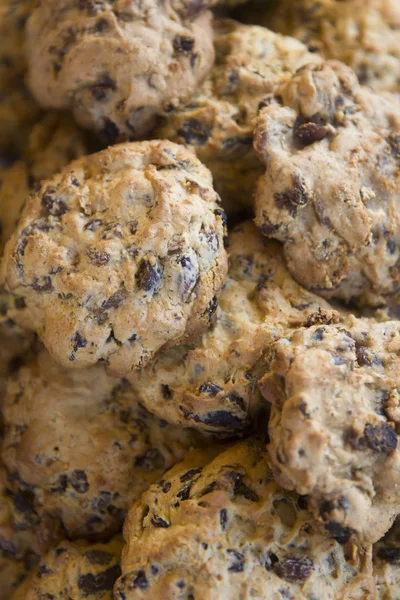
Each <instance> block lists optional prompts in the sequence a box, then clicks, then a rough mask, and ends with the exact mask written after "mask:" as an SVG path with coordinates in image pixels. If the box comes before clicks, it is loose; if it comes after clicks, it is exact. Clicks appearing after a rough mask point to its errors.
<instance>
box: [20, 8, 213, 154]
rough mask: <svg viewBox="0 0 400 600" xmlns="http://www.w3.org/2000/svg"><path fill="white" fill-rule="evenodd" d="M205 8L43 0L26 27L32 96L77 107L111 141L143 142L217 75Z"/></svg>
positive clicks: (45, 102)
mask: <svg viewBox="0 0 400 600" xmlns="http://www.w3.org/2000/svg"><path fill="white" fill-rule="evenodd" d="M207 4H208V3H207V2H206V3H203V2H200V3H199V2H194V1H193V0H191V1H189V2H182V1H179V0H178V1H177V2H175V3H174V2H173V1H172V2H171V1H167V0H162V2H158V1H157V0H142V1H141V2H137V1H135V0H116V1H115V2H110V1H109V0H101V1H99V2H75V1H74V0H41V2H40V4H39V7H38V8H36V10H35V11H34V12H33V14H32V16H31V17H30V19H29V21H28V25H27V49H28V60H29V84H30V88H31V90H32V92H33V94H34V96H35V97H36V99H37V100H38V102H39V103H40V104H41V105H42V106H44V107H45V108H50V107H53V108H59V109H60V108H61V109H71V110H72V111H73V113H74V115H75V118H76V119H77V121H78V122H79V123H80V124H81V125H82V126H83V127H86V128H89V129H94V130H96V131H97V132H98V133H99V134H100V136H101V137H102V138H104V139H105V141H107V142H108V143H111V144H112V143H115V142H116V141H117V140H126V139H137V138H138V137H143V136H144V135H145V134H147V133H148V132H149V131H150V130H151V128H152V127H153V126H154V125H155V120H156V117H157V115H159V114H165V113H167V112H169V111H171V110H173V109H175V108H177V107H178V106H179V105H180V104H181V103H182V102H185V101H187V100H189V98H190V97H191V95H192V94H193V93H194V92H195V91H196V89H197V87H198V85H199V84H200V83H201V82H202V80H203V79H204V78H205V77H206V75H207V74H208V72H209V71H210V70H211V67H212V64H213V60H214V48H213V42H212V26H211V14H210V13H208V12H204V8H206V5H207Z"/></svg>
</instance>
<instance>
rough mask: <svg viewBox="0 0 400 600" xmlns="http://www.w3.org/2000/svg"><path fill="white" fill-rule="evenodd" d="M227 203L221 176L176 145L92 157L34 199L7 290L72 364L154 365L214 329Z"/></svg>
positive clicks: (14, 250) (15, 242) (17, 240)
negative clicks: (217, 186) (156, 358)
mask: <svg viewBox="0 0 400 600" xmlns="http://www.w3.org/2000/svg"><path fill="white" fill-rule="evenodd" d="M217 201H218V196H217V194H216V193H215V192H214V190H213V188H212V179H211V174H210V173H209V171H208V170H207V169H206V168H205V167H203V166H202V165H201V163H200V162H199V161H198V160H197V159H196V158H195V157H194V156H193V154H191V153H190V152H189V151H187V150H185V149H184V148H182V147H179V146H177V145H175V144H172V143H170V142H158V141H153V142H142V143H133V144H123V145H120V146H114V147H112V148H110V149H108V150H105V151H103V152H100V153H98V154H94V155H91V156H88V157H83V158H81V159H80V160H78V161H76V162H73V163H71V164H70V165H69V166H68V167H66V168H65V169H64V170H63V171H62V172H61V173H60V174H59V175H56V176H55V177H53V178H52V179H50V180H47V181H46V182H43V183H42V185H41V186H40V189H39V190H36V191H35V192H34V193H33V194H32V196H31V197H30V198H29V200H28V202H27V203H26V205H25V207H24V210H23V213H22V216H21V219H20V221H19V225H18V228H17V230H16V231H15V233H14V234H13V236H12V238H11V240H10V241H9V242H8V244H7V246H6V251H5V258H4V271H5V281H6V287H7V289H8V290H9V291H12V292H13V293H14V294H17V295H19V296H22V297H23V298H24V299H25V302H26V305H27V311H28V314H29V315H30V319H31V324H30V327H31V328H34V329H35V330H36V331H37V332H38V333H39V335H40V337H41V338H42V340H43V341H44V343H45V345H46V346H47V348H48V349H49V351H50V353H51V354H52V355H53V356H54V357H55V358H56V359H57V360H58V361H59V362H60V363H62V364H63V365H65V366H68V367H84V366H88V365H91V364H93V363H95V362H97V361H99V360H102V361H103V362H106V363H107V364H108V367H109V370H110V372H112V373H113V374H125V373H127V372H128V371H129V370H130V369H132V368H139V367H143V366H144V365H145V364H146V363H147V362H148V361H149V360H150V359H151V358H152V356H153V355H154V353H155V352H157V350H159V349H160V348H162V347H163V346H165V345H166V344H169V345H171V346H173V345H175V344H177V343H179V342H181V343H182V342H184V341H186V340H190V339H192V338H193V337H196V336H197V335H199V334H200V333H201V332H202V331H203V330H204V329H206V328H207V327H208V326H209V324H210V317H211V316H212V313H213V310H215V308H216V304H217V299H216V295H217V294H218V292H219V290H220V288H221V286H222V284H223V282H224V279H225V274H226V268H227V267H226V262H227V261H226V253H225V250H224V245H223V234H224V214H223V211H222V210H221V209H220V208H219V207H218V204H217ZM12 316H13V318H15V320H16V321H17V322H18V316H19V315H18V313H17V312H16V313H15V315H12Z"/></svg>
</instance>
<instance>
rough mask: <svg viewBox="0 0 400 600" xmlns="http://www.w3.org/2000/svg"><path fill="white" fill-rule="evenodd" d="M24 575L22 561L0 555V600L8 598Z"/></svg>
mask: <svg viewBox="0 0 400 600" xmlns="http://www.w3.org/2000/svg"><path fill="white" fill-rule="evenodd" d="M25 577H26V569H25V566H24V564H23V562H21V561H16V560H12V559H10V558H5V557H4V556H1V555H0V581H1V586H0V600H10V598H11V596H12V594H13V592H14V591H15V589H16V588H18V586H19V585H20V584H21V582H22V581H23V580H24V579H25Z"/></svg>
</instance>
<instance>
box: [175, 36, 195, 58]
mask: <svg viewBox="0 0 400 600" xmlns="http://www.w3.org/2000/svg"><path fill="white" fill-rule="evenodd" d="M173 47H174V50H175V52H177V53H179V54H190V53H191V52H192V51H193V48H194V39H193V38H191V37H188V36H184V35H176V36H175V37H174V41H173Z"/></svg>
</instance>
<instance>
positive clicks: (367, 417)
mask: <svg viewBox="0 0 400 600" xmlns="http://www.w3.org/2000/svg"><path fill="white" fill-rule="evenodd" d="M399 351H400V324H399V322H398V321H387V322H383V323H378V322H376V321H374V320H373V319H357V318H355V317H348V318H347V319H346V321H345V323H344V325H343V326H340V325H336V326H335V325H322V326H321V325H317V326H315V325H314V326H311V327H309V328H301V329H299V330H297V331H296V332H294V333H293V334H291V335H289V336H284V337H282V338H281V339H280V340H278V341H277V342H276V343H275V344H273V345H271V347H270V349H269V352H268V353H267V360H266V371H267V374H266V375H265V376H264V377H263V378H262V380H261V381H260V388H261V391H262V393H263V395H264V396H265V398H266V399H267V400H269V401H270V402H271V404H272V409H271V417H270V422H269V435H270V444H269V446H268V448H269V453H270V457H271V462H272V464H273V467H274V472H275V475H276V477H277V480H278V481H279V483H280V484H281V485H282V486H284V487H285V488H287V489H295V490H296V491H297V492H298V493H300V494H310V495H311V497H310V504H311V506H312V508H313V510H314V512H315V515H316V516H317V517H318V518H319V519H320V520H322V521H323V523H324V525H325V527H326V529H327V530H328V531H330V532H331V533H332V534H333V535H334V536H336V537H337V539H338V540H341V541H345V540H346V539H348V538H349V537H350V536H351V535H352V533H356V534H357V535H358V536H359V538H360V539H362V540H366V541H367V542H370V543H372V542H375V541H376V540H378V539H379V538H381V537H382V535H383V534H384V533H385V532H386V531H387V530H388V529H389V528H390V526H391V523H392V522H393V520H394V518H395V517H396V515H397V514H398V512H399V505H400V445H399V443H398V442H399V440H398V432H399V431H400V429H399V425H400V405H399V397H400V396H399V389H400V364H399Z"/></svg>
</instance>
